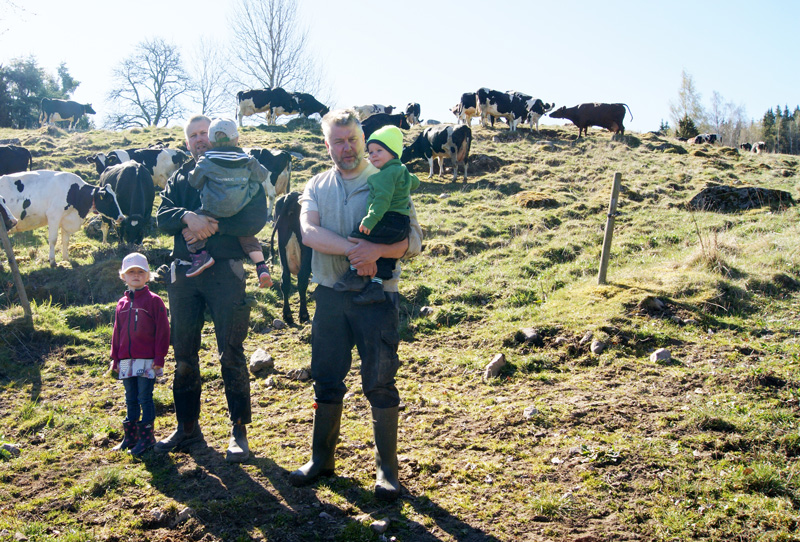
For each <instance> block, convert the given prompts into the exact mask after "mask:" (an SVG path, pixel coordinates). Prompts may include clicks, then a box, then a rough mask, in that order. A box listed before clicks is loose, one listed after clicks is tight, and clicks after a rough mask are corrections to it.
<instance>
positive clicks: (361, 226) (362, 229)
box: [358, 224, 370, 235]
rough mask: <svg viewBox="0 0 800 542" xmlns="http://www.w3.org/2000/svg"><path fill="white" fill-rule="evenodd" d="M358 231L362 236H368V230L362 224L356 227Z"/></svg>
mask: <svg viewBox="0 0 800 542" xmlns="http://www.w3.org/2000/svg"><path fill="white" fill-rule="evenodd" d="M358 231H360V232H361V233H363V234H364V235H369V232H370V229H369V228H368V227H366V226H365V225H364V224H360V225H359V226H358Z"/></svg>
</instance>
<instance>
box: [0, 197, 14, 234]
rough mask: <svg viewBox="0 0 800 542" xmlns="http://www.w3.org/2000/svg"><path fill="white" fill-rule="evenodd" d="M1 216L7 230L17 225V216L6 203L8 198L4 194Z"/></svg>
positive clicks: (0, 198) (1, 200)
mask: <svg viewBox="0 0 800 542" xmlns="http://www.w3.org/2000/svg"><path fill="white" fill-rule="evenodd" d="M0 218H2V220H3V225H4V226H5V227H6V231H8V230H10V229H11V228H13V227H14V226H16V225H17V218H16V217H15V216H14V213H12V212H11V209H9V208H8V206H7V205H6V199H5V198H4V197H3V196H0Z"/></svg>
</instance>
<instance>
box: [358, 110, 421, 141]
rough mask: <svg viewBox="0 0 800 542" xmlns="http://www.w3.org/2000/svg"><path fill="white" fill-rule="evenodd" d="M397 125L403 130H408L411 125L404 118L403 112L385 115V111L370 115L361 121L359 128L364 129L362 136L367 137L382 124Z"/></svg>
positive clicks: (382, 125)
mask: <svg viewBox="0 0 800 542" xmlns="http://www.w3.org/2000/svg"><path fill="white" fill-rule="evenodd" d="M389 125H392V126H397V127H398V128H402V129H403V130H408V129H409V128H411V126H410V125H409V124H408V121H407V120H406V114H405V113H397V114H395V115H387V114H386V113H377V114H375V115H372V116H371V117H369V118H367V119H364V120H362V121H361V129H362V130H364V138H365V139H369V136H371V135H372V132H374V131H375V130H377V129H378V128H383V127H384V126H389Z"/></svg>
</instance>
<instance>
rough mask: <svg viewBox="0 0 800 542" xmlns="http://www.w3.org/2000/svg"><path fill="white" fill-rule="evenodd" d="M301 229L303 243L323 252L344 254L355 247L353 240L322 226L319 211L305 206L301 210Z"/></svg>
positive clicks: (336, 254)
mask: <svg viewBox="0 0 800 542" xmlns="http://www.w3.org/2000/svg"><path fill="white" fill-rule="evenodd" d="M300 230H301V231H302V232H303V244H304V245H305V246H307V247H310V248H312V249H313V250H316V251H317V252H322V253H323V254H333V255H334V256H344V255H346V254H347V251H348V250H350V249H351V248H352V247H353V243H352V242H350V241H348V240H347V239H345V238H344V237H342V236H341V235H339V234H337V233H334V232H332V231H331V230H328V229H326V228H323V227H322V226H320V221H319V212H318V211H310V210H306V209H305V208H303V210H302V211H301V212H300Z"/></svg>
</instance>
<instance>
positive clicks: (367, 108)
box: [353, 104, 394, 120]
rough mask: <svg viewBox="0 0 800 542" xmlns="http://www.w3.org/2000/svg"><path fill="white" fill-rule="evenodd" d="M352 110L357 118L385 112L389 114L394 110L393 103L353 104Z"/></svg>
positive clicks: (362, 118) (361, 118) (360, 118)
mask: <svg viewBox="0 0 800 542" xmlns="http://www.w3.org/2000/svg"><path fill="white" fill-rule="evenodd" d="M353 110H354V111H355V112H356V114H357V115H358V120H364V119H366V118H367V117H370V116H372V115H376V114H378V113H386V114H387V115H391V114H392V111H394V106H393V105H381V104H369V105H354V106H353Z"/></svg>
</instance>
